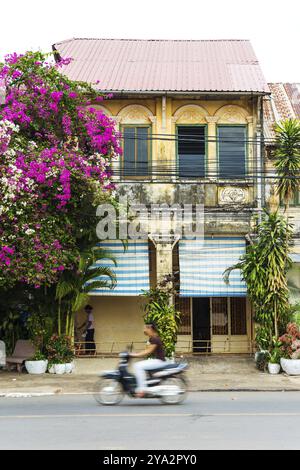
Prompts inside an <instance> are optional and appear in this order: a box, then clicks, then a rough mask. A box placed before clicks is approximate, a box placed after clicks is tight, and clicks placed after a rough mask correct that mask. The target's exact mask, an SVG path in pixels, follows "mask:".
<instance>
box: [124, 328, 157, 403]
mask: <svg viewBox="0 0 300 470" xmlns="http://www.w3.org/2000/svg"><path fill="white" fill-rule="evenodd" d="M144 334H145V335H146V336H148V337H149V340H148V347H147V348H146V349H145V350H144V351H141V352H138V353H131V354H130V356H131V357H149V356H152V357H151V359H147V360H145V361H139V362H136V363H135V364H134V366H133V368H134V372H135V376H136V380H137V389H136V396H137V397H139V398H142V397H144V396H145V393H146V391H147V376H146V371H148V370H153V369H159V368H160V367H162V366H164V364H165V360H166V357H165V351H164V347H163V343H162V340H161V339H160V337H159V335H158V331H157V327H156V325H155V323H147V324H146V325H145V327H144Z"/></svg>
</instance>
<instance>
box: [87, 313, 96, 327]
mask: <svg viewBox="0 0 300 470" xmlns="http://www.w3.org/2000/svg"><path fill="white" fill-rule="evenodd" d="M94 320H95V319H94V315H93V314H92V313H89V315H88V321H89V322H90V323H91V324H90V326H89V327H88V330H94Z"/></svg>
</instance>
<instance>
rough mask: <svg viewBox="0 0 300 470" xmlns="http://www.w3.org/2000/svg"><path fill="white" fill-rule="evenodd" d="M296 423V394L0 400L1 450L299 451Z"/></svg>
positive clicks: (299, 415) (299, 397)
mask: <svg viewBox="0 0 300 470" xmlns="http://www.w3.org/2000/svg"><path fill="white" fill-rule="evenodd" d="M299 422H300V392H216V393H212V392H207V393H206V392H205V393H203V392H202V393H190V395H189V396H188V398H187V400H186V402H185V403H184V404H183V405H180V406H164V405H161V404H160V403H159V402H158V401H156V400H130V399H125V400H124V401H123V402H122V403H121V404H120V405H119V406H117V407H102V406H99V405H97V404H96V402H95V401H94V399H93V397H92V396H91V395H57V396H44V397H31V398H0V449H96V450H97V449H104V450H128V449H129V450H131V449H147V450H148V449H152V450H161V449H165V450H167V449H171V450H175V449H185V450H186V449H193V450H194V449H300V426H299Z"/></svg>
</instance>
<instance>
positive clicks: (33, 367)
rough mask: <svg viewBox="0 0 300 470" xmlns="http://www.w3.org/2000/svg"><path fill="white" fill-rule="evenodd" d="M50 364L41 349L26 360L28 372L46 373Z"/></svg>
mask: <svg viewBox="0 0 300 470" xmlns="http://www.w3.org/2000/svg"><path fill="white" fill-rule="evenodd" d="M47 366H48V361H47V359H46V356H45V354H43V353H42V352H41V351H36V353H35V354H34V356H33V357H32V358H30V359H28V360H27V361H25V367H26V370H27V372H28V374H45V372H46V370H47Z"/></svg>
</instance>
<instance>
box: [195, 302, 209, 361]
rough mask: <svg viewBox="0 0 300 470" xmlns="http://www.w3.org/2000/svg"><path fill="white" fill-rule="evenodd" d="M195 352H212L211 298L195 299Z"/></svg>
mask: <svg viewBox="0 0 300 470" xmlns="http://www.w3.org/2000/svg"><path fill="white" fill-rule="evenodd" d="M192 312H193V352H195V353H206V352H207V353H209V352H211V325H210V316H211V315H210V299H209V297H196V298H193V310H192Z"/></svg>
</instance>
